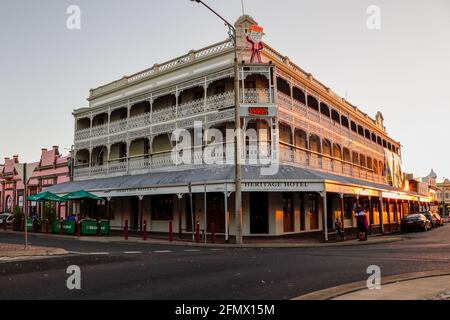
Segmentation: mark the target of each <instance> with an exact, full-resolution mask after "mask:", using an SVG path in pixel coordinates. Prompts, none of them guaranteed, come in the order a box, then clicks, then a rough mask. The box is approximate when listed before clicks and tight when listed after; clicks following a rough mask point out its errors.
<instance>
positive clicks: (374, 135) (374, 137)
mask: <svg viewBox="0 0 450 320" xmlns="http://www.w3.org/2000/svg"><path fill="white" fill-rule="evenodd" d="M372 141H373V142H375V143H377V135H376V134H375V133H373V132H372Z"/></svg>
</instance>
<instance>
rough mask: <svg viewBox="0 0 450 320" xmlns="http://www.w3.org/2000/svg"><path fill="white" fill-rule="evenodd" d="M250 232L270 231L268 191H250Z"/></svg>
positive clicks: (265, 232) (261, 232) (262, 232)
mask: <svg viewBox="0 0 450 320" xmlns="http://www.w3.org/2000/svg"><path fill="white" fill-rule="evenodd" d="M250 233H251V234H268V233H269V195H268V193H267V192H252V193H250Z"/></svg>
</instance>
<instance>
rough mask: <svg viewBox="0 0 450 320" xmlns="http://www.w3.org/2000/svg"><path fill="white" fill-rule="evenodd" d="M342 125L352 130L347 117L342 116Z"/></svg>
mask: <svg viewBox="0 0 450 320" xmlns="http://www.w3.org/2000/svg"><path fill="white" fill-rule="evenodd" d="M341 124H342V125H343V126H344V127H346V128H347V129H348V128H350V126H349V124H348V118H347V117H346V116H341Z"/></svg>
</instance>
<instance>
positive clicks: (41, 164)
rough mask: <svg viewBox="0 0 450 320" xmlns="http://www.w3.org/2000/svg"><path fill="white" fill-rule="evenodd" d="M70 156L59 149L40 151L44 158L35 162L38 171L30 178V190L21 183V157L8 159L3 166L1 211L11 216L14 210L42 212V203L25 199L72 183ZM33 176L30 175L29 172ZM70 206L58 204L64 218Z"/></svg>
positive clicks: (0, 179)
mask: <svg viewBox="0 0 450 320" xmlns="http://www.w3.org/2000/svg"><path fill="white" fill-rule="evenodd" d="M70 163H71V161H70V157H69V156H63V155H61V154H60V152H59V148H58V146H54V147H52V148H51V149H41V158H40V160H39V161H38V162H35V163H34V164H35V165H36V169H35V170H34V172H33V173H31V176H30V178H29V179H28V185H27V190H26V191H25V190H24V183H23V181H22V180H21V178H20V176H19V174H18V171H17V169H16V165H18V164H20V162H19V156H18V155H15V156H13V157H12V158H5V159H4V164H3V165H2V166H0V170H1V171H0V185H1V188H0V212H8V213H12V212H13V211H14V207H16V206H18V207H20V208H22V209H28V213H29V214H30V215H34V214H38V215H40V214H41V213H42V204H39V203H34V202H28V203H27V201H25V195H26V197H28V196H30V195H33V194H36V193H40V192H42V191H44V190H45V189H46V188H48V187H50V186H53V185H56V184H60V183H64V182H68V181H70ZM28 175H30V173H28ZM67 208H68V207H67V203H61V204H59V205H58V208H57V209H58V213H59V214H60V215H61V216H63V217H65V216H66V214H67Z"/></svg>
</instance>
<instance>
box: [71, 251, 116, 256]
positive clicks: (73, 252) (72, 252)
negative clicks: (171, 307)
mask: <svg viewBox="0 0 450 320" xmlns="http://www.w3.org/2000/svg"><path fill="white" fill-rule="evenodd" d="M69 253H71V254H80V255H87V256H106V255H109V254H110V253H109V252H78V251H69Z"/></svg>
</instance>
